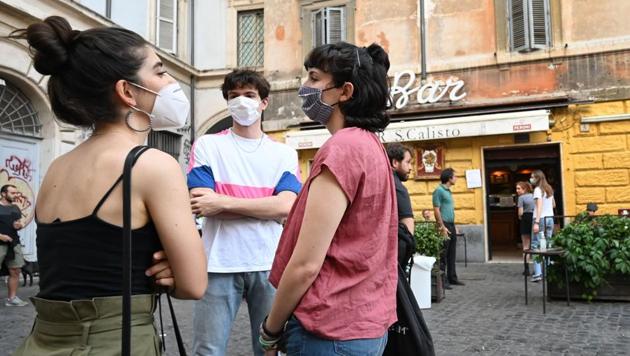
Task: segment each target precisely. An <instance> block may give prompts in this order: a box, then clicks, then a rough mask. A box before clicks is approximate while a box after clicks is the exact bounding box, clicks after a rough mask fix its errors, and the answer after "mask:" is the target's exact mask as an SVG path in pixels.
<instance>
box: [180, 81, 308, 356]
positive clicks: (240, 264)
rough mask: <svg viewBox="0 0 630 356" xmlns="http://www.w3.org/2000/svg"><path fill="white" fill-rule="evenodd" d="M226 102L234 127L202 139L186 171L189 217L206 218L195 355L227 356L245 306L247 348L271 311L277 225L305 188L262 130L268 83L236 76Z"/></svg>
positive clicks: (289, 158)
mask: <svg viewBox="0 0 630 356" xmlns="http://www.w3.org/2000/svg"><path fill="white" fill-rule="evenodd" d="M221 89H222V91H223V97H224V98H225V99H226V100H227V104H228V111H229V113H230V115H231V116H232V119H233V124H232V127H231V128H230V129H228V130H225V131H223V132H220V133H218V134H213V135H204V136H202V137H200V138H199V139H198V140H197V141H196V142H195V144H194V147H193V149H192V152H191V157H190V164H189V170H188V188H189V189H190V192H191V195H192V208H193V212H194V213H195V214H197V215H202V216H204V217H205V218H206V219H205V223H204V225H203V233H202V235H203V241H204V245H205V249H206V255H207V256H208V289H207V290H206V293H205V295H204V297H203V299H202V300H200V301H198V302H196V304H195V308H194V318H193V323H194V338H193V351H194V353H195V354H196V355H224V354H225V353H226V348H227V342H228V338H229V333H230V329H231V327H232V322H233V320H234V317H235V316H236V312H237V311H238V308H239V306H240V304H241V301H242V298H243V295H244V296H245V297H246V299H247V305H248V310H249V315H250V324H251V332H252V347H253V352H254V354H256V355H262V354H263V352H262V349H261V348H260V347H259V346H258V327H259V326H260V324H261V323H262V321H263V319H264V317H265V316H266V315H267V313H268V312H269V310H270V309H271V303H272V301H273V297H274V293H275V289H274V288H273V286H272V285H271V284H270V283H269V281H268V276H269V270H270V269H271V264H272V262H273V258H274V255H275V251H276V247H277V244H278V240H279V238H280V234H281V233H282V225H281V222H282V220H283V219H284V218H285V217H286V216H287V215H288V213H289V210H290V209H291V207H292V206H293V202H294V201H295V198H296V196H297V193H299V191H300V189H301V186H302V184H301V183H300V179H299V173H298V171H299V169H298V158H297V152H296V151H295V150H294V149H292V148H291V147H289V146H287V145H284V144H281V143H278V142H274V141H273V140H271V139H270V138H269V137H268V136H267V135H265V134H264V133H263V131H262V129H261V122H260V120H261V119H260V118H261V114H262V111H263V110H265V108H266V107H267V105H268V95H269V89H270V87H269V83H268V82H267V81H266V80H265V79H264V78H263V77H262V76H261V75H260V74H258V73H256V72H254V71H250V70H235V71H233V72H232V73H230V74H228V75H227V76H226V78H225V81H224V83H223V86H222V87H221Z"/></svg>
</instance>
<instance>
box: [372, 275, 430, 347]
mask: <svg viewBox="0 0 630 356" xmlns="http://www.w3.org/2000/svg"><path fill="white" fill-rule="evenodd" d="M396 314H397V315H398V321H397V322H396V323H394V325H392V326H391V327H390V328H389V333H388V339H387V346H386V347H385V352H384V353H383V355H384V356H435V350H434V349H433V339H432V338H431V333H430V332H429V328H428V327H427V324H426V323H425V322H424V318H423V317H422V312H421V311H420V307H419V306H418V302H417V301H416V297H415V296H414V295H413V292H412V291H411V287H410V286H409V283H408V282H407V280H406V279H405V272H404V271H403V269H402V267H401V266H400V265H399V266H398V287H397V288H396Z"/></svg>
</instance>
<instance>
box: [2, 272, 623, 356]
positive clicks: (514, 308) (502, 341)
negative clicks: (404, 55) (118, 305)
mask: <svg viewBox="0 0 630 356" xmlns="http://www.w3.org/2000/svg"><path fill="white" fill-rule="evenodd" d="M457 267H458V273H459V275H460V279H461V280H462V281H464V282H465V283H466V286H454V287H453V290H450V291H446V292H447V295H446V298H445V299H444V300H443V301H442V302H441V303H433V304H432V306H431V309H426V310H423V313H424V316H425V319H426V321H427V324H428V326H429V328H430V330H431V333H432V335H433V340H434V342H435V345H436V351H437V354H438V355H449V356H450V355H501V356H503V355H528V356H529V355H630V303H619V302H616V303H614V302H606V303H602V302H596V303H591V304H588V303H585V302H578V301H572V302H571V305H570V306H567V305H566V301H563V300H554V301H553V302H551V303H548V304H547V314H546V315H543V314H542V290H541V285H540V284H539V283H530V285H529V286H530V290H529V293H530V294H529V295H530V300H529V305H525V302H524V291H523V277H522V275H521V271H522V265H520V264H493V263H486V264H469V265H468V267H467V268H465V267H464V266H463V264H458V266H457ZM412 278H413V276H412ZM35 293H37V287H35V286H34V287H26V288H20V290H19V295H20V297H22V298H23V299H26V298H27V297H29V296H32V295H34V294H35ZM5 295H6V285H5V284H4V281H2V280H0V296H1V297H3V298H4V297H5ZM162 307H163V309H164V310H163V311H164V315H165V320H164V322H165V328H166V330H167V355H176V354H177V352H176V345H175V339H174V335H173V333H172V329H171V323H170V318H169V317H168V315H167V313H166V311H167V310H168V307H167V303H166V300H164V302H163V305H162ZM175 308H176V311H177V315H178V322H179V324H180V327H181V328H182V331H183V334H184V340H185V342H186V344H187V346H188V348H189V349H190V345H191V340H192V302H189V301H175ZM33 315H34V312H33V308H32V307H31V306H27V307H24V308H16V307H12V308H7V307H5V306H4V303H2V304H0V355H5V354H10V352H11V351H12V350H14V349H15V348H16V347H17V346H18V344H19V343H20V340H21V339H22V338H24V337H25V336H26V335H27V334H28V333H29V331H30V329H31V326H32V320H33V319H32V318H33ZM228 355H229V356H240V355H251V346H250V332H249V321H248V316H247V308H246V306H245V305H243V306H242V307H241V309H240V311H239V313H238V316H237V320H236V322H235V324H234V328H233V331H232V336H231V338H230V341H229V353H228Z"/></svg>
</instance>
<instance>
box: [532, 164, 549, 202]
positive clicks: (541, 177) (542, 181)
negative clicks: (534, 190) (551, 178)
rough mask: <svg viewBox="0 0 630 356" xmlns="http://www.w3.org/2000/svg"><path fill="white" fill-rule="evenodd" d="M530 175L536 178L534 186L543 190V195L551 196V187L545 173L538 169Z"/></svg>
mask: <svg viewBox="0 0 630 356" xmlns="http://www.w3.org/2000/svg"><path fill="white" fill-rule="evenodd" d="M532 175H533V176H534V177H535V178H536V184H535V185H536V186H537V187H539V188H540V189H542V191H543V192H545V197H547V198H550V197H552V196H553V188H552V187H551V185H549V183H547V178H546V177H545V173H543V171H541V170H540V169H537V170H535V171H534V172H532Z"/></svg>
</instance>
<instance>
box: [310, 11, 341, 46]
mask: <svg viewBox="0 0 630 356" xmlns="http://www.w3.org/2000/svg"><path fill="white" fill-rule="evenodd" d="M312 18H313V19H312V21H313V25H312V26H313V47H317V46H320V45H323V44H328V43H337V42H340V41H345V40H346V18H345V7H325V8H322V9H319V10H316V11H313V12H312Z"/></svg>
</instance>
